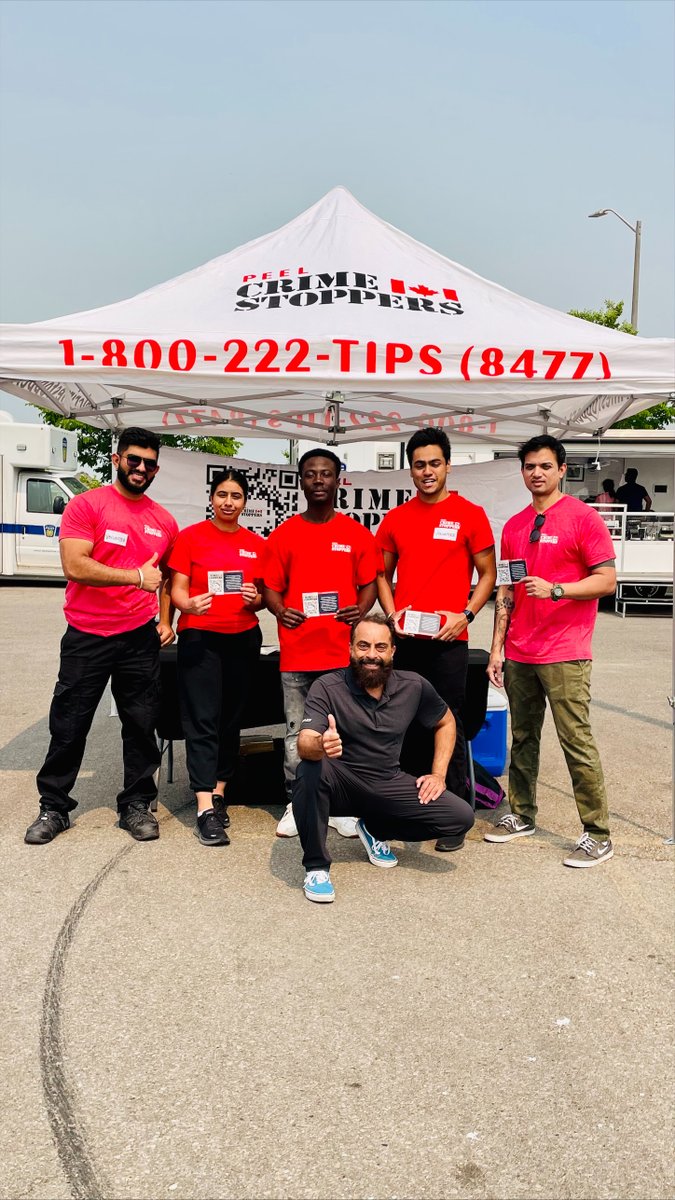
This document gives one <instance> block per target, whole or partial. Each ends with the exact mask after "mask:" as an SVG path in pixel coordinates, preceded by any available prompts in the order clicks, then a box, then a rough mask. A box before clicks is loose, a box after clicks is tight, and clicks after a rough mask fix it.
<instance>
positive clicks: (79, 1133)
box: [40, 846, 134, 1200]
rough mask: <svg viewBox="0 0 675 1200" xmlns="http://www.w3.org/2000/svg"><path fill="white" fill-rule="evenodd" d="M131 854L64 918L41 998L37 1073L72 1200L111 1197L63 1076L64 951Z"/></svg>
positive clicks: (93, 884) (98, 878) (126, 849)
mask: <svg viewBox="0 0 675 1200" xmlns="http://www.w3.org/2000/svg"><path fill="white" fill-rule="evenodd" d="M133 849H134V847H133V846H125V847H124V849H123V850H120V851H119V852H118V853H117V854H115V855H114V856H113V858H111V859H110V861H109V862H107V863H106V865H105V866H104V867H102V868H101V870H100V871H99V872H98V874H97V875H95V876H94V878H93V879H92V880H91V882H90V883H89V884H88V885H87V887H86V888H85V889H84V891H83V892H81V893H80V895H79V896H78V897H77V900H76V901H75V903H74V904H73V906H72V908H71V909H70V912H69V913H68V915H67V916H66V919H65V921H64V922H63V925H62V926H61V929H60V931H59V935H58V937H57V939H56V943H55V945H54V949H53V951H52V957H51V961H50V963H49V971H48V972H47V982H46V984H45V990H44V995H43V998H42V1019H41V1021H40V1071H41V1074H42V1089H43V1093H44V1099H45V1104H46V1107H47V1116H48V1118H49V1124H50V1125H51V1130H52V1136H53V1138H54V1141H55V1142H56V1149H57V1152H58V1156H59V1158H60V1160H61V1166H62V1167H63V1170H64V1173H65V1176H66V1179H67V1181H68V1184H69V1186H70V1189H71V1192H72V1195H73V1198H74V1200H104V1198H105V1197H106V1196H110V1195H111V1192H110V1189H109V1188H108V1187H107V1186H106V1184H105V1182H104V1180H103V1178H102V1176H101V1175H100V1173H99V1171H98V1168H97V1167H96V1164H95V1162H94V1160H93V1158H92V1154H91V1151H90V1149H89V1145H88V1142H87V1136H86V1133H85V1131H84V1127H83V1125H82V1122H81V1120H80V1119H79V1117H78V1115H77V1099H76V1092H75V1089H74V1088H73V1087H72V1085H71V1083H70V1081H69V1079H68V1072H67V1070H66V1053H65V1042H64V1037H63V1005H62V993H63V980H64V976H65V970H66V963H67V959H68V951H69V950H70V947H71V946H72V944H73V939H74V937H75V934H76V932H77V927H78V925H79V924H80V921H81V920H82V917H83V915H84V912H85V909H86V908H87V905H88V904H89V901H90V900H91V899H92V897H93V896H94V895H95V894H96V892H97V891H98V889H99V888H100V886H101V884H102V883H103V881H104V880H105V879H106V878H107V876H108V875H109V874H110V872H111V871H112V870H113V869H114V868H115V867H116V866H117V864H118V863H119V862H120V861H121V860H122V859H123V858H126V856H127V854H129V853H130V852H131V851H132V850H133Z"/></svg>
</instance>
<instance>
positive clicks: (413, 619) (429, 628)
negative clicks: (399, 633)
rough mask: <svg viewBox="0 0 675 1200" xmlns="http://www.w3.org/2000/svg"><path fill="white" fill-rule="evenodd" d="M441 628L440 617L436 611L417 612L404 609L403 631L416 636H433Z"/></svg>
mask: <svg viewBox="0 0 675 1200" xmlns="http://www.w3.org/2000/svg"><path fill="white" fill-rule="evenodd" d="M440 628H441V618H440V616H439V615H438V613H428V612H417V611H416V610H415V609H412V608H408V609H406V613H405V616H404V618H403V632H404V633H408V634H413V635H414V636H416V637H435V636H436V634H437V633H438V631H439V629H440Z"/></svg>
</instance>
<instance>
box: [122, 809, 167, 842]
mask: <svg viewBox="0 0 675 1200" xmlns="http://www.w3.org/2000/svg"><path fill="white" fill-rule="evenodd" d="M120 829H126V830H127V831H128V832H129V833H130V834H131V836H132V838H135V839H136V841H137V842H151V841H153V840H154V838H158V837H159V825H158V823H157V818H156V817H155V816H153V814H152V813H151V812H150V809H149V808H148V806H147V804H145V803H144V802H143V801H142V800H132V801H131V803H130V804H125V806H124V808H121V809H120Z"/></svg>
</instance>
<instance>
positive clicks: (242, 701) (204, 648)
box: [178, 625, 262, 792]
mask: <svg viewBox="0 0 675 1200" xmlns="http://www.w3.org/2000/svg"><path fill="white" fill-rule="evenodd" d="M261 643H262V633H261V631H260V626H259V625H256V626H255V627H254V628H253V629H247V630H245V632H244V633H213V632H211V631H210V630H208V629H186V630H184V631H183V633H181V634H180V635H179V638H178V689H179V695H180V711H181V720H182V722H183V732H184V734H185V753H186V758H187V767H188V774H189V776H190V787H191V788H192V789H193V791H195V792H212V791H213V790H214V788H215V786H216V782H217V780H219V779H224V780H225V782H227V780H229V779H231V778H232V776H233V775H234V772H235V768H236V765H237V756H238V754H239V733H240V722H241V716H242V713H243V711H244V707H245V705H246V701H247V700H248V697H249V694H250V689H251V683H252V680H253V672H254V670H255V665H256V663H257V661H258V655H259V653H260V646H261Z"/></svg>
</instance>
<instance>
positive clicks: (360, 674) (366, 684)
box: [352, 658, 394, 690]
mask: <svg viewBox="0 0 675 1200" xmlns="http://www.w3.org/2000/svg"><path fill="white" fill-rule="evenodd" d="M369 663H372V664H373V666H369V665H368V664H369ZM393 669H394V664H393V662H388V663H385V662H383V660H382V659H381V658H353V659H352V670H353V672H354V674H355V676H356V679H357V681H358V682H359V683H360V685H361V687H362V688H363V689H364V690H365V689H367V688H379V687H383V686H384V684H385V683H386V682H387V680H388V678H389V676H390V675H391V673H392V671H393Z"/></svg>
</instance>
